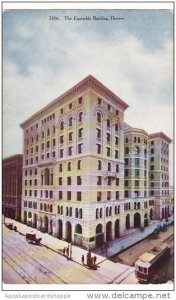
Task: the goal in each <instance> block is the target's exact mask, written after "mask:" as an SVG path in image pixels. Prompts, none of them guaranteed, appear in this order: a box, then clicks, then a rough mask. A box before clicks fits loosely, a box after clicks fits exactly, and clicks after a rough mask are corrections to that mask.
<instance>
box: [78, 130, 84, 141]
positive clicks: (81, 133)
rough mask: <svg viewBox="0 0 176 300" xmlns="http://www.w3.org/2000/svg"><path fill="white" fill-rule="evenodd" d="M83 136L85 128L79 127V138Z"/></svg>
mask: <svg viewBox="0 0 176 300" xmlns="http://www.w3.org/2000/svg"><path fill="white" fill-rule="evenodd" d="M82 136H83V128H79V129H78V138H79V139H80V138H82Z"/></svg>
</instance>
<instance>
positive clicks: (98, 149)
mask: <svg viewBox="0 0 176 300" xmlns="http://www.w3.org/2000/svg"><path fill="white" fill-rule="evenodd" d="M97 154H101V145H100V144H97Z"/></svg>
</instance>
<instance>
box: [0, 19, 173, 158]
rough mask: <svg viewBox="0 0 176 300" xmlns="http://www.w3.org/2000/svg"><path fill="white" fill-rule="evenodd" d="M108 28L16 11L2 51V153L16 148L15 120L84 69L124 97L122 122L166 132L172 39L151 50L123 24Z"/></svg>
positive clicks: (18, 136)
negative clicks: (125, 106) (27, 15)
mask: <svg viewBox="0 0 176 300" xmlns="http://www.w3.org/2000/svg"><path fill="white" fill-rule="evenodd" d="M31 21H32V27H31ZM81 24H82V25H81ZM84 24H85V23H84ZM103 26H104V28H105V25H103V23H102V27H103ZM108 26H110V25H108ZM108 30H109V32H110V34H107V35H106V34H105V33H104V32H103V30H102V31H101V33H100V29H99V30H97V27H96V26H95V25H93V24H92V23H91V24H88V25H87V27H86V26H85V25H84V27H83V23H79V24H78V23H74V24H73V23H72V24H71V23H66V22H60V23H59V24H58V23H50V22H49V21H48V15H47V14H45V15H44V16H43V15H41V14H39V15H38V18H37V14H36V16H34V15H33V18H32V19H31V18H26V20H25V21H24V19H23V18H22V19H19V21H18V22H17V23H16V25H15V28H14V34H13V37H12V36H11V38H9V39H7V40H6V44H5V52H4V62H3V77H4V86H3V93H4V100H3V116H4V117H3V123H4V124H3V125H4V127H3V130H4V141H3V151H4V156H8V155H11V154H12V153H14V152H22V131H21V129H20V128H19V127H18V124H20V123H21V122H23V121H24V120H25V119H26V118H28V117H29V116H31V115H32V114H34V113H35V112H36V111H38V110H39V109H41V108H42V107H43V106H45V105H47V104H48V103H49V102H50V101H52V100H53V99H55V98H56V97H58V96H59V95H60V94H61V93H63V92H65V91H66V90H67V89H69V88H70V87H72V86H73V85H74V84H76V83H77V82H79V81H80V80H82V79H83V78H84V77H85V76H87V75H88V74H92V75H93V76H95V77H96V78H97V79H98V80H100V81H101V82H102V83H103V84H105V85H106V86H107V87H108V88H109V89H111V90H112V91H114V92H115V93H116V94H117V95H118V96H119V97H120V98H122V99H123V100H124V101H125V102H127V103H128V104H129V105H130V107H129V108H128V109H127V111H126V112H125V121H126V122H127V123H129V124H130V125H132V126H135V127H139V128H144V129H145V130H146V131H148V132H149V133H151V132H156V131H164V132H165V133H166V134H168V135H169V136H170V137H171V138H172V137H173V99H172V97H173V95H172V94H173V92H172V88H173V87H172V81H173V78H172V76H173V44H172V40H171V39H169V37H168V36H167V38H166V39H164V40H163V43H162V47H161V46H160V47H158V49H157V51H156V49H155V51H154V49H153V47H151V48H150V47H147V46H146V44H145V43H144V39H143V38H139V36H138V35H137V34H135V32H131V31H130V28H127V27H123V26H121V27H118V28H117V27H114V26H111V27H109V28H106V32H108ZM9 137H10V138H9ZM11 145H13V147H12V146H11Z"/></svg>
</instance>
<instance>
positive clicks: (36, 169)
mask: <svg viewBox="0 0 176 300" xmlns="http://www.w3.org/2000/svg"><path fill="white" fill-rule="evenodd" d="M127 108H128V104H126V103H125V102H124V101H123V100H121V99H120V98H119V97H118V96H116V95H115V94H114V93H113V92H111V91H110V90H109V89H108V88H107V87H105V86H104V85H103V84H102V83H100V82H99V81H98V80H97V79H95V78H94V77H93V76H91V75H89V76H87V77H86V78H85V79H83V80H82V81H81V82H79V83H78V84H77V85H75V86H74V87H73V88H71V89H70V90H68V91H67V92H66V93H64V94H63V95H61V96H60V97H58V98H57V99H55V100H54V101H53V102H51V103H50V104H49V105H47V106H46V107H44V108H43V109H42V110H40V111H39V112H37V113H36V114H34V115H33V116H32V117H30V118H29V119H28V120H26V121H25V122H24V123H22V124H21V127H22V129H23V131H24V156H23V193H22V215H21V216H22V222H24V223H25V224H28V225H30V226H33V227H36V228H38V229H39V230H42V231H45V232H47V233H49V234H52V235H53V236H55V237H57V238H59V239H64V240H67V241H68V242H73V243H75V244H77V245H80V246H83V247H85V248H87V249H91V248H94V247H97V246H100V245H102V244H103V243H104V242H106V241H109V240H113V239H115V238H118V237H120V236H122V235H124V234H126V231H128V229H129V228H134V227H135V228H137V227H143V226H147V225H148V224H149V222H150V220H151V219H153V217H154V206H155V195H151V193H149V187H148V185H149V180H148V176H149V172H148V168H149V155H148V153H149V144H148V143H149V142H148V141H149V135H148V134H147V133H146V132H145V131H144V130H141V129H135V128H131V127H130V126H128V125H127V124H125V123H124V112H125V110H126V109H127Z"/></svg>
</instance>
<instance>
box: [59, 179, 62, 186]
mask: <svg viewBox="0 0 176 300" xmlns="http://www.w3.org/2000/svg"><path fill="white" fill-rule="evenodd" d="M59 185H62V177H59Z"/></svg>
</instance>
